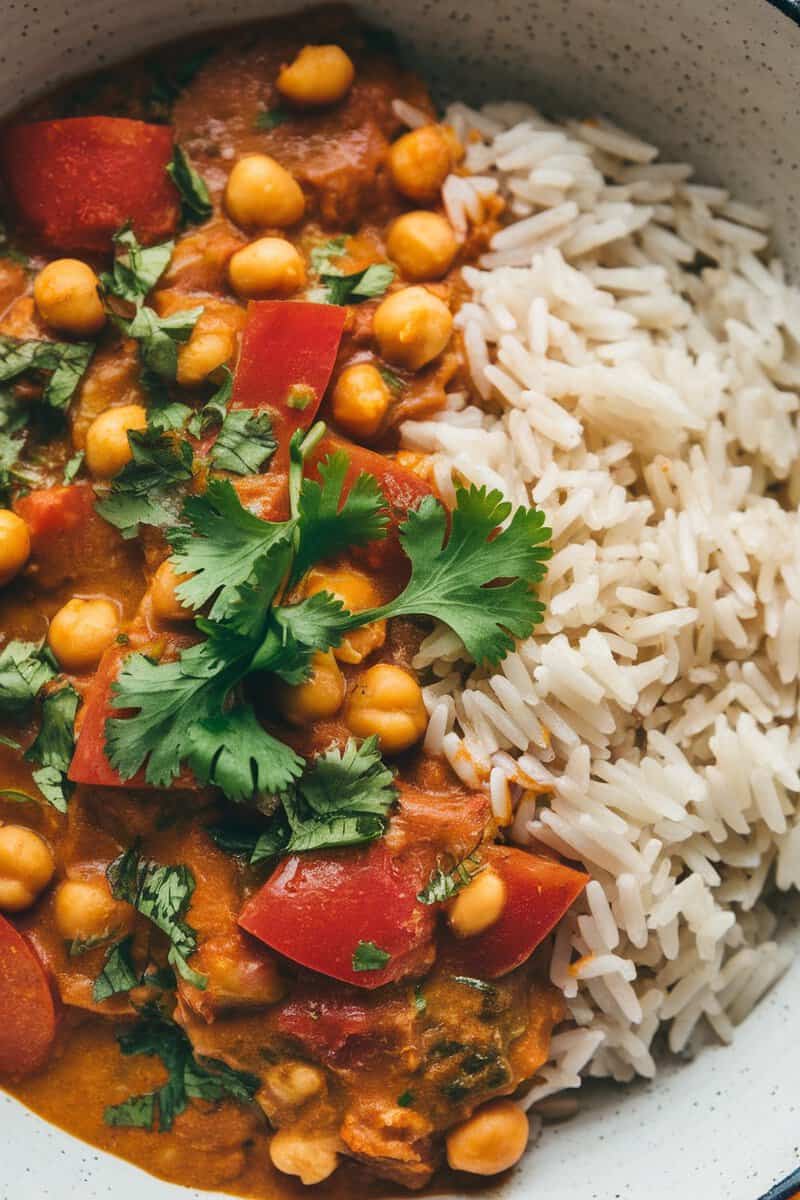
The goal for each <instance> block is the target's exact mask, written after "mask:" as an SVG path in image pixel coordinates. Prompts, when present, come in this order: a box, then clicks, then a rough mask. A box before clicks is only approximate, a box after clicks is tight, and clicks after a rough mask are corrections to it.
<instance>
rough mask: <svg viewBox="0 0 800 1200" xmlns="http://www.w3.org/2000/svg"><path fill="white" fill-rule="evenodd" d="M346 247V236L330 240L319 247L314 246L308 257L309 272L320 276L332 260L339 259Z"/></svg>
mask: <svg viewBox="0 0 800 1200" xmlns="http://www.w3.org/2000/svg"><path fill="white" fill-rule="evenodd" d="M346 245H347V236H346V234H342V236H341V237H335V238H330V239H329V240H328V241H327V242H323V243H322V245H320V246H315V247H314V249H313V250H312V251H311V254H310V255H309V260H310V263H311V270H312V271H313V272H314V273H315V275H322V274H324V272H325V271H326V270H327V269H328V268H329V267H330V265H331V263H332V262H333V261H334V259H337V258H341V257H342V255H343V254H344V249H345V246H346Z"/></svg>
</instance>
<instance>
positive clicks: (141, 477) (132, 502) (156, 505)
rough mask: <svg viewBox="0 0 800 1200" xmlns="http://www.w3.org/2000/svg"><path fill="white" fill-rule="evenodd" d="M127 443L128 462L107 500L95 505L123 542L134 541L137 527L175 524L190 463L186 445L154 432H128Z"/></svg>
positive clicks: (115, 480)
mask: <svg viewBox="0 0 800 1200" xmlns="http://www.w3.org/2000/svg"><path fill="white" fill-rule="evenodd" d="M128 441H129V442H130V446H131V451H132V454H133V457H132V459H131V461H130V462H129V463H127V464H126V465H125V466H124V467H123V468H122V470H121V471H120V473H119V475H116V476H115V477H114V479H113V481H112V483H111V491H110V493H109V494H108V496H107V497H106V498H105V499H102V500H99V501H98V502H97V503H96V504H95V508H96V509H97V511H98V512H99V514H100V516H101V517H103V518H104V519H105V520H106V521H108V522H109V523H110V524H111V525H115V526H116V527H117V529H119V531H120V533H121V534H122V536H123V537H124V538H132V537H135V536H136V534H137V532H138V529H139V526H140V525H155V526H158V527H161V528H163V527H164V526H167V525H171V524H172V523H173V522H174V521H175V519H176V517H177V514H178V510H179V506H180V503H181V496H182V492H181V488H182V486H183V485H185V484H187V483H189V482H190V480H191V478H192V466H193V461H194V458H193V455H192V448H191V446H190V445H189V443H188V442H184V441H178V440H176V439H174V438H171V437H169V436H168V435H167V434H164V433H159V432H157V431H155V430H144V431H142V432H139V431H137V430H131V431H129V433H128Z"/></svg>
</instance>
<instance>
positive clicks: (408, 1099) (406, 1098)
mask: <svg viewBox="0 0 800 1200" xmlns="http://www.w3.org/2000/svg"><path fill="white" fill-rule="evenodd" d="M397 1103H398V1105H399V1107H400V1108H410V1107H411V1105H412V1104H413V1103H414V1093H413V1092H402V1093H401V1095H399V1096H398V1097H397Z"/></svg>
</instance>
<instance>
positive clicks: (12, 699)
mask: <svg viewBox="0 0 800 1200" xmlns="http://www.w3.org/2000/svg"><path fill="white" fill-rule="evenodd" d="M55 675H56V670H55V666H54V664H53V660H52V658H51V657H50V653H49V651H48V650H47V649H46V647H44V646H41V645H40V644H39V643H38V642H20V641H13V642H8V644H7V645H5V646H4V647H3V649H2V651H0V714H2V715H3V716H9V717H22V716H24V715H25V713H26V712H27V710H28V708H29V707H30V706H31V704H32V703H33V701H34V700H35V699H36V696H37V695H38V693H39V689H40V688H41V687H42V686H43V685H44V684H45V683H47V682H48V680H50V679H53V678H55Z"/></svg>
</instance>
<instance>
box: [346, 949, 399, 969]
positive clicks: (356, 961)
mask: <svg viewBox="0 0 800 1200" xmlns="http://www.w3.org/2000/svg"><path fill="white" fill-rule="evenodd" d="M391 957H392V956H391V954H387V952H386V951H385V950H381V948H380V946H376V945H375V943H374V942H359V943H358V945H357V946H356V948H355V950H354V951H353V970H354V971H382V970H383V968H384V967H385V966H386V964H387V963H388V962H389V960H390V959H391Z"/></svg>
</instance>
